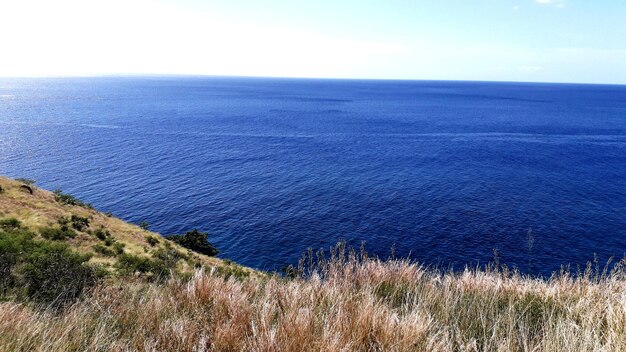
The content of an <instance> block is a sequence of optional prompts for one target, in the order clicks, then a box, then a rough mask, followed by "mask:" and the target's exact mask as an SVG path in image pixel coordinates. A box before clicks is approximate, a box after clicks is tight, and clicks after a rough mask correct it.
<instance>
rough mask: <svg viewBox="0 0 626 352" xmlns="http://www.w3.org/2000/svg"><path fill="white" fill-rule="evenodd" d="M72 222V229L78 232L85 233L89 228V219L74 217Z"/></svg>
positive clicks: (71, 219)
mask: <svg viewBox="0 0 626 352" xmlns="http://www.w3.org/2000/svg"><path fill="white" fill-rule="evenodd" d="M70 221H71V223H72V227H73V228H74V229H75V230H78V231H83V230H85V229H86V228H87V227H89V219H88V218H85V217H82V216H78V215H72V217H71V218H70Z"/></svg>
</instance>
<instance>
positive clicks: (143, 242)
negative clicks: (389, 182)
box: [0, 176, 254, 273]
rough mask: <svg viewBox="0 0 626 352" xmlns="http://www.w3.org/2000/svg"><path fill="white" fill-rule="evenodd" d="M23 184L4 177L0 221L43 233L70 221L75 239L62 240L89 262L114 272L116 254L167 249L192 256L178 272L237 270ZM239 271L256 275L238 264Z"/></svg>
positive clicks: (144, 255) (69, 199) (147, 255)
mask: <svg viewBox="0 0 626 352" xmlns="http://www.w3.org/2000/svg"><path fill="white" fill-rule="evenodd" d="M25 186H27V184H26V183H24V182H20V181H17V180H12V179H9V178H6V177H2V176H0V188H1V189H2V191H1V192H0V219H10V218H15V219H17V220H18V221H19V222H20V223H21V224H22V226H23V227H25V228H26V229H28V230H30V231H33V232H35V233H40V232H41V231H42V230H43V229H59V228H61V227H62V226H63V224H62V223H63V222H67V223H68V224H66V226H67V225H69V226H68V227H70V229H71V231H72V232H74V233H75V236H73V237H67V238H64V239H63V241H64V242H65V243H67V244H69V245H70V247H71V248H73V249H74V250H76V251H78V252H79V253H82V254H89V255H91V258H90V260H89V262H91V263H97V264H100V265H102V266H103V267H105V268H107V269H109V270H112V268H113V266H114V264H115V263H116V262H117V260H118V256H117V254H118V253H116V252H120V251H121V252H123V253H124V254H127V255H130V256H137V257H142V258H151V257H153V256H154V254H155V253H158V252H159V251H163V250H165V249H166V248H171V249H174V250H176V251H179V252H180V253H183V254H184V255H185V256H188V258H186V260H179V261H178V263H177V265H176V269H177V270H179V271H181V272H191V271H193V270H194V267H200V266H206V267H207V268H211V267H216V268H232V267H234V266H236V265H235V264H232V263H231V262H229V261H224V260H221V259H218V258H215V257H210V256H207V255H203V254H200V253H196V252H193V251H191V250H188V249H186V248H183V247H181V246H180V245H178V244H176V243H174V242H173V241H169V240H167V239H164V238H162V237H161V236H160V235H159V234H158V233H155V232H152V231H148V230H146V229H142V228H141V227H139V226H137V225H133V224H129V223H127V222H124V221H123V220H121V219H118V218H116V217H115V216H112V215H110V214H103V213H101V212H99V211H97V210H95V209H93V208H92V207H91V206H90V205H88V204H83V203H82V202H80V201H79V200H77V199H75V198H73V197H71V196H69V195H65V194H62V193H60V195H61V197H59V196H58V195H55V194H54V193H53V192H50V191H47V190H44V189H41V188H39V187H37V186H36V185H32V186H28V187H25ZM29 188H30V190H29ZM31 191H32V194H31ZM68 203H76V204H74V205H72V204H68ZM72 217H74V219H79V221H80V219H87V220H86V221H84V220H83V222H86V223H87V224H86V226H81V225H80V224H78V226H72V225H74V223H73V222H72V221H71V220H72ZM98 235H99V236H100V238H99V237H98ZM112 252H113V253H112ZM237 269H240V270H242V271H244V272H248V273H253V272H254V271H253V270H250V269H247V268H243V267H239V266H237Z"/></svg>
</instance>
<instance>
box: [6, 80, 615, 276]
mask: <svg viewBox="0 0 626 352" xmlns="http://www.w3.org/2000/svg"><path fill="white" fill-rule="evenodd" d="M0 174H2V175H7V176H10V177H25V178H32V179H35V180H36V181H37V185H39V186H40V187H42V188H47V189H56V188H60V189H62V190H64V191H65V192H66V193H70V194H73V195H75V196H76V197H78V198H79V199H81V200H83V201H85V202H89V203H92V204H93V205H94V206H95V207H96V208H97V209H99V210H101V211H104V212H112V213H113V214H115V215H116V216H118V217H120V218H122V219H124V220H127V221H130V222H134V223H139V222H141V221H147V222H148V223H149V224H150V228H151V229H152V230H155V231H158V232H160V233H162V234H173V233H184V232H185V231H189V230H191V229H194V228H197V229H199V230H202V231H206V232H208V233H209V239H210V241H211V242H212V243H214V244H215V245H216V247H217V248H218V249H219V250H220V256H221V257H225V258H229V259H232V260H234V261H236V262H238V263H241V264H243V265H248V266H252V267H255V268H260V269H265V270H280V268H282V267H283V266H285V265H288V264H295V263H297V261H298V258H299V257H300V255H301V254H302V253H303V252H305V251H306V250H307V249H308V248H312V249H314V250H317V249H320V248H326V249H327V248H329V247H330V246H332V245H334V244H336V243H337V242H338V241H346V242H347V243H348V244H349V245H353V246H356V247H358V246H360V245H361V243H362V242H364V246H365V248H366V249H367V251H368V252H369V253H370V254H374V255H378V256H379V257H381V258H387V257H389V256H390V255H394V256H395V257H408V258H411V259H412V260H415V261H418V262H420V263H424V264H426V265H432V266H439V267H442V268H454V269H462V268H463V267H464V266H465V265H469V266H476V265H483V264H486V263H488V262H489V261H492V260H494V250H496V251H497V252H498V258H499V261H500V263H505V264H507V265H509V266H515V267H517V268H518V269H519V270H521V271H522V272H525V273H531V274H541V275H549V274H550V272H552V271H554V270H558V269H559V268H560V267H561V266H562V265H567V264H569V265H571V267H572V268H575V267H576V266H577V265H584V264H585V263H586V262H587V261H589V260H593V259H594V255H595V256H597V258H598V260H599V261H600V263H601V264H602V263H605V262H606V261H607V260H608V258H609V257H611V256H615V257H616V259H621V258H622V257H623V256H624V253H625V252H626V86H610V85H574V84H538V83H496V82H451V81H446V82H441V81H375V80H322V79H270V78H232V77H231V78H228V77H168V76H164V77H100V78H37V79H34V78H29V79H26V78H23V79H18V78H0Z"/></svg>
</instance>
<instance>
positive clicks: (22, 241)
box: [0, 219, 102, 307]
mask: <svg viewBox="0 0 626 352" xmlns="http://www.w3.org/2000/svg"><path fill="white" fill-rule="evenodd" d="M5 220H6V219H5ZM56 230H60V229H53V230H51V231H50V232H54V233H56ZM88 260H89V256H88V255H81V254H78V253H76V252H73V251H72V250H71V249H70V247H69V246H68V245H67V244H65V243H59V242H50V241H45V240H44V241H42V240H36V239H35V234H34V233H32V232H30V231H26V230H23V229H9V230H7V229H4V228H3V229H0V296H6V295H10V296H13V297H17V298H23V299H27V300H31V301H34V302H37V303H41V304H45V305H47V306H51V307H61V306H63V305H65V304H67V303H71V302H73V301H74V300H75V299H76V298H77V297H79V296H80V295H81V294H82V292H84V290H86V289H88V288H89V287H91V286H93V285H94V284H95V283H96V282H97V281H98V279H99V278H100V277H101V275H102V274H101V272H100V271H99V270H97V269H95V268H94V267H91V266H88V265H87V264H86V263H87V261H88Z"/></svg>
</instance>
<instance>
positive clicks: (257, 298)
mask: <svg viewBox="0 0 626 352" xmlns="http://www.w3.org/2000/svg"><path fill="white" fill-rule="evenodd" d="M0 187H2V193H0V351H59V352H60V351H64V352H65V351H189V352H192V351H624V350H625V349H626V270H625V265H626V260H624V259H623V260H622V261H620V262H619V263H618V264H617V265H615V266H614V267H613V268H612V269H611V270H608V269H607V270H603V269H602V268H600V267H597V266H594V265H592V264H589V266H588V267H587V268H586V270H584V271H583V272H580V273H578V274H570V273H569V272H567V271H563V272H561V273H558V274H555V275H553V276H552V277H551V278H549V279H546V278H534V277H527V276H523V275H521V274H520V273H518V272H516V271H512V270H509V269H507V268H506V267H499V266H497V265H495V264H493V265H490V266H487V267H485V268H474V269H466V270H464V271H462V272H451V271H440V270H437V269H433V268H428V267H424V266H421V265H419V264H416V263H412V262H410V261H408V260H387V261H381V260H379V259H377V258H372V257H369V256H368V255H367V254H366V253H365V252H364V251H361V252H355V251H352V250H349V249H348V248H346V247H345V246H344V245H342V244H340V245H338V246H337V247H335V248H332V249H331V250H330V252H326V253H324V254H323V253H321V252H320V253H317V254H316V255H314V254H313V253H309V254H307V257H305V258H303V260H302V262H301V265H300V266H298V267H297V268H292V269H293V270H287V271H286V275H285V276H280V275H269V274H260V273H257V272H254V271H252V270H250V269H246V268H241V267H239V266H237V265H236V264H233V263H229V262H227V261H222V260H220V259H217V258H213V257H209V256H205V255H201V254H198V253H193V252H189V251H188V250H187V249H186V248H183V247H181V246H179V245H178V244H176V243H172V242H171V241H166V240H164V239H159V241H158V243H156V242H154V241H150V240H148V239H147V238H150V237H149V236H156V235H157V234H155V233H152V232H149V231H146V230H143V229H141V228H139V227H137V226H135V225H131V224H128V223H125V222H123V221H121V220H119V219H116V218H115V217H112V216H107V215H105V214H101V213H99V212H97V211H95V210H93V209H91V208H90V207H88V206H86V205H84V204H82V203H80V202H79V201H76V200H72V199H71V198H67V195H63V194H62V193H57V194H53V193H50V192H48V191H44V190H41V189H35V190H34V192H33V194H32V195H31V194H30V192H29V191H28V190H27V189H25V188H24V187H22V184H21V183H20V182H17V181H14V180H9V179H6V178H0ZM64 197H65V198H64ZM68 202H69V203H75V204H74V205H71V204H63V203H68ZM72 216H74V218H73V219H74V220H72ZM11 219H16V220H17V221H16V220H11ZM63 219H69V220H67V221H66V220H63ZM80 219H88V226H84V227H83V226H82V225H84V221H83V220H80ZM59 220H61V221H60V222H59ZM81 224H82V225H81ZM64 226H66V227H68V228H71V229H73V231H75V235H73V236H69V237H65V236H64V235H63V234H64V233H65V232H64V230H62V228H63V227H64ZM75 227H78V228H79V229H75ZM50 229H56V230H50ZM59 231H61V232H59ZM98 231H100V232H98ZM103 231H106V232H108V233H110V236H111V238H112V239H110V240H109V242H110V243H109V245H106V243H104V242H105V241H104V240H102V239H100V238H99V237H98V235H97V234H98V233H100V234H101V233H103ZM55 236H56V237H55ZM57 237H58V238H57ZM150 242H152V244H151V243H150ZM116 243H121V244H123V245H117V246H116ZM99 245H100V246H104V247H106V248H111V249H116V248H121V252H119V253H113V254H112V255H103V254H102V249H100V250H95V249H94V248H99V247H98V246H99ZM76 252H80V253H85V254H88V255H89V256H81V255H78V254H76ZM133 258H134V259H133ZM137 258H144V259H146V260H147V261H143V260H140V259H137ZM137 263H139V264H140V265H136V264H137ZM167 263H169V264H167ZM148 264H150V265H148ZM157 264H158V265H157ZM166 264H167V265H166ZM100 267H103V268H105V271H106V272H107V273H108V274H106V275H104V276H98V275H100V274H99V272H97V271H92V270H93V268H100ZM158 268H165V269H167V270H166V272H163V271H158V270H157V269H158ZM159 272H160V273H161V274H167V273H169V272H176V273H177V274H174V275H171V274H167V275H164V276H160V275H159V274H158V273H159ZM192 272H193V274H190V273H192ZM59 297H61V298H64V300H62V301H61V303H63V304H58V303H59V301H60V299H59Z"/></svg>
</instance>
